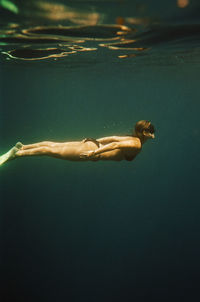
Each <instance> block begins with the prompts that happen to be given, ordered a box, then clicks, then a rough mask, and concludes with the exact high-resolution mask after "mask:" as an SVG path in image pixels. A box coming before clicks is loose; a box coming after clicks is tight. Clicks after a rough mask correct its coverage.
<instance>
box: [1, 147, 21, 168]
mask: <svg viewBox="0 0 200 302" xmlns="http://www.w3.org/2000/svg"><path fill="white" fill-rule="evenodd" d="M22 146H23V145H22V143H20V142H18V143H16V145H15V146H14V147H13V148H11V149H10V150H9V151H8V152H6V153H5V154H3V155H1V156H0V166H1V165H3V164H4V163H5V162H7V161H8V160H11V159H14V158H15V157H16V153H17V152H18V151H19V150H20V149H21V148H22Z"/></svg>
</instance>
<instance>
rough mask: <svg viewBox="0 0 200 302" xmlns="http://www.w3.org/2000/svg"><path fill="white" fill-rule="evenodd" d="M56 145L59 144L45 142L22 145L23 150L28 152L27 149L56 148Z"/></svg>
mask: <svg viewBox="0 0 200 302" xmlns="http://www.w3.org/2000/svg"><path fill="white" fill-rule="evenodd" d="M56 144H59V143H55V142H50V141H44V142H39V143H35V144H29V145H22V147H21V150H27V149H33V148H39V147H54V146H55V145H56Z"/></svg>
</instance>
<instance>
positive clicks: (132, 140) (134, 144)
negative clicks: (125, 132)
mask: <svg viewBox="0 0 200 302" xmlns="http://www.w3.org/2000/svg"><path fill="white" fill-rule="evenodd" d="M129 140H130V143H131V145H132V147H133V148H135V149H138V150H140V149H141V148H142V144H141V141H140V139H139V138H138V137H130V138H129Z"/></svg>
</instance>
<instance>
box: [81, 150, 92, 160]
mask: <svg viewBox="0 0 200 302" xmlns="http://www.w3.org/2000/svg"><path fill="white" fill-rule="evenodd" d="M93 156H95V151H85V152H83V153H81V154H80V158H90V157H93Z"/></svg>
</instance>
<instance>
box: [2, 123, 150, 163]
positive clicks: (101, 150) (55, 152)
mask: <svg viewBox="0 0 200 302" xmlns="http://www.w3.org/2000/svg"><path fill="white" fill-rule="evenodd" d="M154 133H155V129H154V126H153V125H152V124H151V122H149V121H146V120H141V121H139V122H137V123H136V125H135V128H134V131H133V134H132V135H130V136H108V137H102V138H99V139H93V138H86V139H84V140H81V141H72V142H64V143H56V142H50V141H44V142H39V143H35V144H31V145H23V144H22V143H20V142H18V143H17V144H16V145H15V146H14V147H13V148H12V149H10V150H9V151H8V152H7V153H5V154H3V155H2V156H0V165H2V164H4V163H5V162H7V161H9V160H12V159H15V158H18V157H24V156H36V155H38V156H42V155H43V156H44V155H46V156H50V157H55V158H59V159H64V160H70V161H99V160H112V161H121V160H128V161H132V160H133V159H134V158H135V157H136V156H137V154H138V153H139V152H140V151H141V149H142V146H143V144H144V143H145V142H146V141H147V140H148V139H150V138H154Z"/></svg>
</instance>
